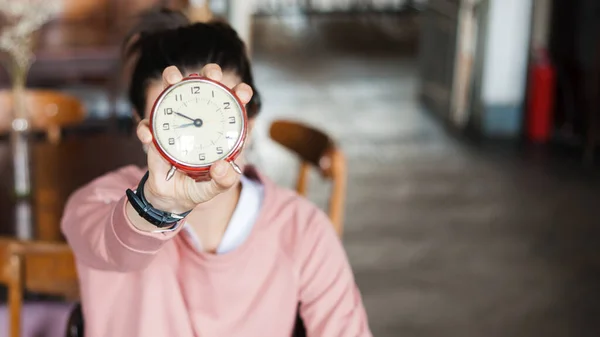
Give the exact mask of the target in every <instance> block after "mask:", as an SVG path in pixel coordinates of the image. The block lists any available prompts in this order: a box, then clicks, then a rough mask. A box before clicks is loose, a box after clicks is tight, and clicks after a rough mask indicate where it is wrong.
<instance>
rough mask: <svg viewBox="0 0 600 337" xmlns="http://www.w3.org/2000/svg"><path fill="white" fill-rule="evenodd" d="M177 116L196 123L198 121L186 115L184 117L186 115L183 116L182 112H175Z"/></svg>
mask: <svg viewBox="0 0 600 337" xmlns="http://www.w3.org/2000/svg"><path fill="white" fill-rule="evenodd" d="M175 114H176V115H177V116H181V117H183V118H187V119H189V120H191V121H192V122H195V121H196V120H195V119H193V118H191V117H188V116H186V115H184V114H182V113H180V112H175Z"/></svg>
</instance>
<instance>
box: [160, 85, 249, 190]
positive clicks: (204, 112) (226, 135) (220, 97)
mask: <svg viewBox="0 0 600 337" xmlns="http://www.w3.org/2000/svg"><path fill="white" fill-rule="evenodd" d="M247 128H248V121H247V115H246V109H245V108H244V105H243V104H242V102H241V101H240V100H239V99H238V98H237V96H236V95H235V93H234V92H233V91H232V90H230V89H229V88H227V87H226V86H225V85H223V84H221V83H219V82H216V81H213V80H210V79H208V78H205V77H200V76H198V75H196V74H192V75H190V76H188V77H186V78H184V79H183V80H181V82H179V83H176V84H173V85H171V86H169V87H167V88H166V89H165V90H163V92H162V93H161V94H160V95H159V96H158V98H157V100H156V102H155V103H154V106H153V107H152V112H151V114H150V130H151V132H152V138H153V142H154V145H155V146H156V149H158V152H159V153H160V154H161V155H162V156H163V157H164V158H165V159H166V160H167V161H168V162H169V163H171V165H172V166H171V170H170V171H169V173H168V174H167V177H166V179H167V180H169V179H171V177H172V176H173V174H174V173H175V171H176V170H179V171H181V172H183V173H185V174H187V175H188V176H190V177H191V178H193V179H194V180H196V181H206V180H210V176H209V170H210V167H211V166H212V164H213V163H215V162H216V161H218V160H226V161H228V162H229V163H231V165H232V166H233V168H234V169H235V170H236V171H237V172H238V173H241V171H240V168H239V167H238V166H237V165H236V164H235V162H234V160H235V159H236V158H237V156H238V155H239V153H240V152H241V150H242V148H243V146H244V142H245V140H246V135H247Z"/></svg>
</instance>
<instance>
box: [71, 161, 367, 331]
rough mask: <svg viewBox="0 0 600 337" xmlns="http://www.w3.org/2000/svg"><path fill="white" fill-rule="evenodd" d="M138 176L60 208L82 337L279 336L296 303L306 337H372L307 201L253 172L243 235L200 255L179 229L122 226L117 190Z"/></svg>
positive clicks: (108, 183)
mask: <svg viewBox="0 0 600 337" xmlns="http://www.w3.org/2000/svg"><path fill="white" fill-rule="evenodd" d="M143 173H144V172H143V171H141V170H140V169H139V168H137V167H134V166H128V167H125V168H122V169H120V170H118V171H115V172H112V173H109V174H107V175H105V176H103V177H100V178H98V179H96V180H95V181H93V182H92V183H90V184H88V185H87V186H85V187H83V188H81V189H80V190H78V191H77V192H76V193H74V194H73V195H72V196H71V198H70V199H69V202H68V203H67V206H66V209H65V214H64V217H63V221H62V230H63V233H64V234H65V236H66V237H67V240H68V242H69V244H70V245H71V247H72V248H73V250H74V252H75V255H76V258H77V268H78V272H79V278H80V284H81V296H82V304H83V310H84V315H85V329H86V337H137V336H139V337H229V336H231V337H270V336H272V337H286V336H290V335H291V331H292V328H293V326H294V323H295V318H296V314H297V312H298V304H299V303H300V309H299V310H300V315H301V317H302V319H303V321H304V324H305V326H306V329H307V332H308V336H309V337H316V336H323V337H342V336H343V337H371V333H370V331H369V327H368V323H367V317H366V314H365V310H364V307H363V304H362V301H361V296H360V293H359V291H358V289H357V287H356V285H355V282H354V278H353V275H352V271H351V269H350V266H349V264H348V261H347V258H346V255H345V252H344V249H343V247H342V245H341V242H340V240H339V239H338V237H337V236H336V234H335V231H334V230H333V227H332V225H331V223H330V222H329V220H328V218H327V216H326V215H325V214H324V213H323V212H321V211H320V210H318V209H317V208H316V207H315V206H313V205H312V204H311V203H309V202H308V201H306V200H305V199H303V198H301V197H299V196H298V195H296V194H295V193H294V192H292V191H288V190H284V189H281V188H279V187H277V186H276V185H274V184H273V183H272V182H270V181H269V180H268V179H265V178H264V177H263V176H258V177H256V178H257V179H259V180H260V181H261V182H262V184H263V185H264V201H263V205H262V209H261V211H260V214H259V215H258V219H257V221H256V224H255V225H254V227H253V229H252V233H251V234H250V236H249V237H248V239H247V240H246V241H245V242H244V243H243V244H242V245H241V246H240V247H238V248H237V249H235V250H234V251H232V252H229V253H226V254H223V255H213V254H208V253H201V252H199V251H198V250H196V249H195V248H194V246H193V244H192V242H190V241H189V240H190V239H189V238H188V237H187V236H186V235H179V231H174V232H169V233H157V234H153V233H146V232H142V231H139V230H138V229H136V228H135V227H134V226H133V225H132V224H131V223H130V222H129V220H128V219H127V216H126V214H125V205H126V200H127V199H126V198H125V189H126V188H134V187H135V186H137V183H138V182H139V180H140V179H141V177H142V175H143ZM181 227H182V226H180V228H181Z"/></svg>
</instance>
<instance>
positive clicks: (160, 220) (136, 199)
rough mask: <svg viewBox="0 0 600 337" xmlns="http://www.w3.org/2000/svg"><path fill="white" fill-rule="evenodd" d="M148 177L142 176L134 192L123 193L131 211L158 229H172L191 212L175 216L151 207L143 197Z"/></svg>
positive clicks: (129, 190)
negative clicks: (133, 210)
mask: <svg viewBox="0 0 600 337" xmlns="http://www.w3.org/2000/svg"><path fill="white" fill-rule="evenodd" d="M148 175H149V172H146V174H144V177H143V178H142V180H140V183H139V185H138V187H137V189H136V190H135V191H132V190H131V189H127V191H126V192H125V193H126V194H127V199H128V200H129V203H130V204H131V206H133V209H135V210H136V212H137V213H138V214H139V215H140V216H141V217H142V218H144V219H145V220H146V221H148V222H149V223H151V224H153V225H154V226H156V227H158V228H169V227H173V226H174V225H175V224H177V223H178V222H179V221H181V220H182V219H183V218H185V217H186V216H187V215H188V214H190V212H191V210H189V211H187V212H185V213H181V214H175V213H169V212H165V211H161V210H158V209H156V208H154V207H152V204H150V203H149V202H148V200H146V197H145V196H144V185H145V184H146V181H147V180H148Z"/></svg>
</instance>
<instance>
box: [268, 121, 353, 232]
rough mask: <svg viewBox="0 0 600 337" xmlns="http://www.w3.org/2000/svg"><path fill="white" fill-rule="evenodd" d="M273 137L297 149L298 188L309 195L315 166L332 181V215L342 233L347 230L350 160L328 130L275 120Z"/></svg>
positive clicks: (293, 150)
mask: <svg viewBox="0 0 600 337" xmlns="http://www.w3.org/2000/svg"><path fill="white" fill-rule="evenodd" d="M270 135H271V139H273V140H274V141H275V142H277V143H279V144H281V145H283V146H284V147H285V148H287V149H288V150H290V151H292V152H293V153H295V154H296V155H297V156H298V157H299V159H300V160H301V163H300V171H299V174H298V179H297V181H296V191H297V192H298V193H299V194H301V195H304V196H306V192H307V183H308V175H309V172H310V169H311V167H314V168H316V169H317V170H318V172H319V173H320V174H321V176H322V177H323V178H326V179H329V180H331V182H332V191H331V195H330V197H329V210H328V212H329V218H330V219H331V222H332V223H333V225H334V226H335V230H336V232H337V233H338V235H340V236H341V235H342V233H343V223H344V203H345V198H346V161H345V158H344V155H343V153H342V151H341V150H340V149H339V148H338V147H337V146H336V144H335V142H334V141H333V140H332V139H331V137H329V136H328V135H326V134H325V133H323V132H321V131H319V130H317V129H315V128H312V127H310V126H307V125H304V124H301V123H298V122H293V121H283V120H279V121H275V122H273V123H272V124H271V129H270Z"/></svg>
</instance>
